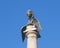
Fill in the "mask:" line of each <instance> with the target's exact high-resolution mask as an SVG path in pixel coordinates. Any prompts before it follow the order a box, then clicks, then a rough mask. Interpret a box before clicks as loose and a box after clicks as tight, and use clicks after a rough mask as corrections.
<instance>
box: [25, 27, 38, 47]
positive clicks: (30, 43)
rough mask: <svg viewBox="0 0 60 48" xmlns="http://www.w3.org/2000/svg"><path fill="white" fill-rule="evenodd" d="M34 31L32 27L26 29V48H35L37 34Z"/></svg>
mask: <svg viewBox="0 0 60 48" xmlns="http://www.w3.org/2000/svg"><path fill="white" fill-rule="evenodd" d="M34 30H36V28H35V27H34V26H28V27H27V30H26V31H27V33H26V37H27V48H37V32H36V31H34Z"/></svg>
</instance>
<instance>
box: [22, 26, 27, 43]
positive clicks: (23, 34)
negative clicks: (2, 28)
mask: <svg viewBox="0 0 60 48" xmlns="http://www.w3.org/2000/svg"><path fill="white" fill-rule="evenodd" d="M25 30H26V26H24V27H23V28H22V29H21V34H22V41H23V42H24V39H25V33H23V31H25Z"/></svg>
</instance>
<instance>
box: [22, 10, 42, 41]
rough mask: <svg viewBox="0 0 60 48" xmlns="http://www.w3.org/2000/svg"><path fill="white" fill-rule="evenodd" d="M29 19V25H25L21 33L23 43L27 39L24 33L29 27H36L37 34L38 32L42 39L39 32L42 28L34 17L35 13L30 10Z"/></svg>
mask: <svg viewBox="0 0 60 48" xmlns="http://www.w3.org/2000/svg"><path fill="white" fill-rule="evenodd" d="M27 18H28V23H27V25H25V26H24V27H23V28H22V29H21V33H22V41H23V42H24V39H25V34H26V32H24V31H25V30H26V27H27V26H28V25H34V26H35V27H36V28H37V30H36V32H38V38H39V37H41V36H40V34H39V30H40V29H41V26H40V24H39V21H38V20H37V19H36V18H35V17H34V14H33V11H32V10H28V12H27Z"/></svg>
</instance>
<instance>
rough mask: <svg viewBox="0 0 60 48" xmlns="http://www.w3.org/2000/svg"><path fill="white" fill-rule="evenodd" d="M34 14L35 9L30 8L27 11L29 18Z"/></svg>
mask: <svg viewBox="0 0 60 48" xmlns="http://www.w3.org/2000/svg"><path fill="white" fill-rule="evenodd" d="M33 16H34V15H33V11H32V10H31V9H29V10H28V11H27V17H28V19H31V18H32V17H33Z"/></svg>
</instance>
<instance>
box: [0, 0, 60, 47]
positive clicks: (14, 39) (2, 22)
mask: <svg viewBox="0 0 60 48" xmlns="http://www.w3.org/2000/svg"><path fill="white" fill-rule="evenodd" d="M28 9H32V10H33V11H34V15H35V17H36V18H37V19H38V20H39V21H40V23H41V26H42V31H41V33H40V34H41V36H42V37H41V38H39V39H38V48H60V0H0V48H26V41H27V40H26V39H25V41H24V43H22V38H21V32H20V28H21V27H22V26H23V25H25V24H26V23H27V18H26V11H27V10H28Z"/></svg>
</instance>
